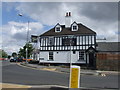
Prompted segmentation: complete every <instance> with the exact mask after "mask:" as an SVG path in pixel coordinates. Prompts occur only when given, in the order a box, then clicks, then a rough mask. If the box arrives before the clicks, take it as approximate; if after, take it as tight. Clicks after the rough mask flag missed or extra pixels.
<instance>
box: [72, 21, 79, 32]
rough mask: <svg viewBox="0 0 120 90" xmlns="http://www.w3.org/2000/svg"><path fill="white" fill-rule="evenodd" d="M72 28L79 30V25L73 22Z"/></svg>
mask: <svg viewBox="0 0 120 90" xmlns="http://www.w3.org/2000/svg"><path fill="white" fill-rule="evenodd" d="M71 29H72V31H77V30H78V25H77V23H76V22H73V24H72V25H71Z"/></svg>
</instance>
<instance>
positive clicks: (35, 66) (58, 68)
mask: <svg viewBox="0 0 120 90" xmlns="http://www.w3.org/2000/svg"><path fill="white" fill-rule="evenodd" d="M19 65H22V66H27V67H30V68H33V69H40V70H48V71H54V72H59V73H70V68H65V67H62V66H43V65H38V64H29V63H27V64H26V63H25V62H22V63H20V64H19ZM80 73H81V74H84V75H102V76H106V75H108V74H114V75H118V74H119V72H117V71H100V70H87V69H81V71H80Z"/></svg>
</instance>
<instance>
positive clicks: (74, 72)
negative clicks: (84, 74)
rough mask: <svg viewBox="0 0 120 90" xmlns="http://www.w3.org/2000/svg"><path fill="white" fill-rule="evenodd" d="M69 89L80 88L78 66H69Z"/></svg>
mask: <svg viewBox="0 0 120 90" xmlns="http://www.w3.org/2000/svg"><path fill="white" fill-rule="evenodd" d="M69 88H80V66H71V68H70V82H69Z"/></svg>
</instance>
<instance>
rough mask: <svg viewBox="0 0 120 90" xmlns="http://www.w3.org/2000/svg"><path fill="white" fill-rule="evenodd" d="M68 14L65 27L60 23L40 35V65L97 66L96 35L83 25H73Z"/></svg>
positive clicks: (74, 23)
mask: <svg viewBox="0 0 120 90" xmlns="http://www.w3.org/2000/svg"><path fill="white" fill-rule="evenodd" d="M70 17H71V13H66V17H65V18H66V21H65V25H60V24H59V23H58V24H57V25H56V26H55V27H54V28H52V29H50V30H49V31H47V32H45V33H43V34H42V35H40V38H39V40H40V58H39V59H40V61H39V62H40V63H62V64H63V63H65V64H68V63H70V59H71V60H72V63H73V64H86V65H89V66H94V65H95V50H96V33H95V32H94V31H92V30H91V29H89V28H87V27H86V26H84V25H83V24H81V23H77V22H73V23H71V19H70Z"/></svg>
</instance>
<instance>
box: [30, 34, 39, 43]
mask: <svg viewBox="0 0 120 90" xmlns="http://www.w3.org/2000/svg"><path fill="white" fill-rule="evenodd" d="M37 38H38V36H35V35H31V42H32V43H37Z"/></svg>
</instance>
